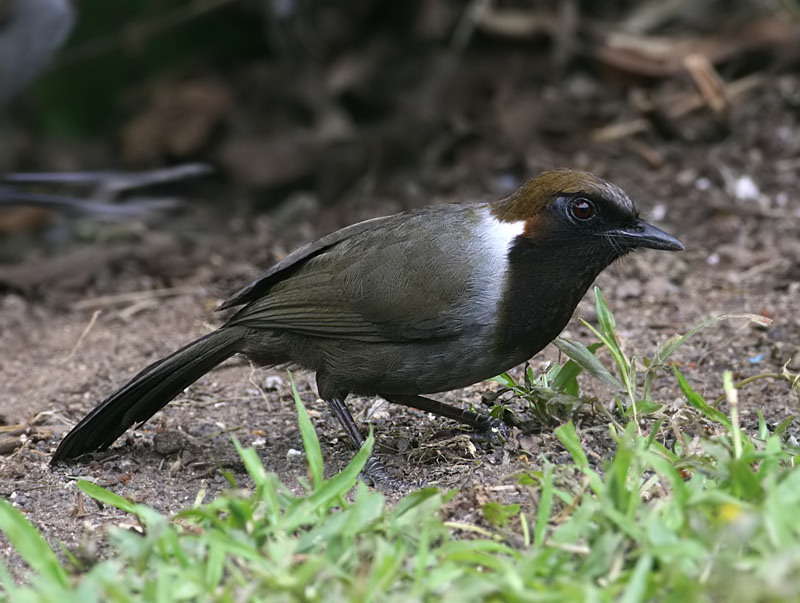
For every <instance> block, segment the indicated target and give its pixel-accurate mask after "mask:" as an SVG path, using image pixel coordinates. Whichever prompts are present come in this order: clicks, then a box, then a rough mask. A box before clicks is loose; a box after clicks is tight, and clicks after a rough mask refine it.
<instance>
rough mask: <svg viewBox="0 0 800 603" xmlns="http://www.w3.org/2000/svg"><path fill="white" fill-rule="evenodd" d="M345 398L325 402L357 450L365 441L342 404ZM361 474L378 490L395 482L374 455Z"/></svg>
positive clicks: (389, 486)
mask: <svg viewBox="0 0 800 603" xmlns="http://www.w3.org/2000/svg"><path fill="white" fill-rule="evenodd" d="M345 397H346V395H341V394H337V395H334V396H331V397H329V398H328V399H327V400H326V402H327V403H328V408H330V409H331V413H333V416H334V417H336V420H337V421H339V424H340V425H341V426H342V427H343V428H344V431H345V433H346V434H347V437H348V438H349V439H350V442H352V444H353V446H355V448H356V450H358V449H359V448H361V446H363V445H364V442H365V441H366V440H365V439H364V436H363V435H361V431H360V430H359V429H358V425H356V421H355V419H354V418H353V415H351V414H350V409H349V408H347V405H346V404H345V403H344V399H345ZM363 474H364V476H365V477H367V478H368V480H369V481H371V482H372V485H373V486H375V487H377V488H380V489H391V488H392V487H393V485H395V482H396V480H395V478H393V477H390V476H389V474H388V472H387V471H386V467H384V465H383V463H381V462H380V461H379V460H378V459H377V458H376V457H375V455H374V454H372V455H370V457H369V459H368V460H367V463H366V465H364V470H363Z"/></svg>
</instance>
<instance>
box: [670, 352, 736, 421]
mask: <svg viewBox="0 0 800 603" xmlns="http://www.w3.org/2000/svg"><path fill="white" fill-rule="evenodd" d="M672 370H673V372H674V373H675V377H676V378H677V379H678V385H679V386H680V388H681V391H682V392H683V395H685V396H686V401H687V402H688V403H689V406H692V407H693V408H696V409H697V410H699V411H700V412H701V413H703V415H704V416H705V417H706V418H707V419H711V420H712V421H716V422H717V423H719V424H720V425H724V426H725V427H726V428H727V429H730V428H731V426H732V425H731V422H730V419H728V417H727V416H725V414H724V413H722V412H720V411H718V410H717V409H716V408H714V407H713V406H710V405H709V404H708V403H707V402H706V401H705V400H703V397H702V396H701V395H700V394H698V393H697V392H696V391H694V390H693V389H692V386H691V385H689V383H688V382H687V381H686V379H685V378H684V376H683V375H681V372H680V371H679V370H678V367H676V366H673V367H672Z"/></svg>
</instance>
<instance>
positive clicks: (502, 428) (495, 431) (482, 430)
mask: <svg viewBox="0 0 800 603" xmlns="http://www.w3.org/2000/svg"><path fill="white" fill-rule="evenodd" d="M510 437H511V428H510V427H509V426H508V425H506V423H505V422H504V421H503V420H501V419H498V418H496V417H490V416H486V417H485V420H484V421H481V424H480V425H478V426H477V428H476V430H475V432H474V433H473V434H472V440H473V441H475V442H489V443H490V444H504V443H505V442H506V440H508V439H509V438H510Z"/></svg>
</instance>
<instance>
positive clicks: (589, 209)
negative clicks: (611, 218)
mask: <svg viewBox="0 0 800 603" xmlns="http://www.w3.org/2000/svg"><path fill="white" fill-rule="evenodd" d="M569 213H570V215H571V216H572V217H573V218H575V219H576V220H580V221H585V220H589V219H591V218H593V217H594V215H595V214H596V213H597V208H596V207H595V206H594V203H592V202H591V201H589V199H584V198H583V197H580V198H579V199H573V200H572V202H571V203H570V204H569Z"/></svg>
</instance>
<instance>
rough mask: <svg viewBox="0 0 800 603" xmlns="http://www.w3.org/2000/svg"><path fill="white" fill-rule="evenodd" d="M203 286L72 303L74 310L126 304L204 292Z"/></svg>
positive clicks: (152, 290) (119, 295) (135, 293)
mask: <svg viewBox="0 0 800 603" xmlns="http://www.w3.org/2000/svg"><path fill="white" fill-rule="evenodd" d="M202 292H203V288H202V287H196V286H189V285H187V286H184V287H167V288H165V289H149V290H147V291H132V292H130V293H120V294H117V295H103V296H101V297H92V298H90V299H82V300H81V301H79V302H75V303H74V304H72V306H71V307H72V309H73V310H88V309H89V308H97V307H102V306H112V305H114V304H125V303H131V302H140V301H142V300H146V299H152V298H157V297H173V296H177V295H190V294H192V293H202Z"/></svg>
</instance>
